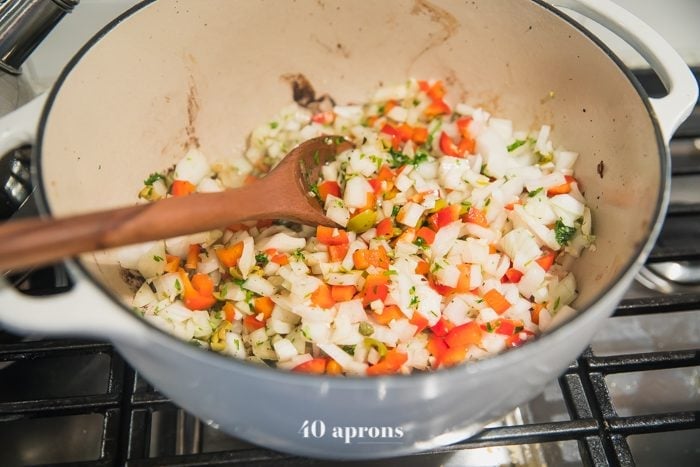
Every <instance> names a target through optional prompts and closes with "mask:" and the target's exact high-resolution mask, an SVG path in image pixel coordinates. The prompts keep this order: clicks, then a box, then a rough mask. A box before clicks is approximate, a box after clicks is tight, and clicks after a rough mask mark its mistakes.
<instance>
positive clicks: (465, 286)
mask: <svg viewBox="0 0 700 467" xmlns="http://www.w3.org/2000/svg"><path fill="white" fill-rule="evenodd" d="M457 269H459V279H458V280H457V286H456V287H455V292H457V293H467V292H469V291H470V290H471V286H470V283H471V278H470V275H471V266H469V265H468V264H458V265H457Z"/></svg>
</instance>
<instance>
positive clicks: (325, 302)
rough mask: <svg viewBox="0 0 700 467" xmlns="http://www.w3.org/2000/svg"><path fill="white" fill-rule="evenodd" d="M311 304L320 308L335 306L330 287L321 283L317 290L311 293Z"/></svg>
mask: <svg viewBox="0 0 700 467" xmlns="http://www.w3.org/2000/svg"><path fill="white" fill-rule="evenodd" d="M311 303H313V304H314V305H316V306H318V307H321V308H330V307H332V306H333V305H335V300H333V295H332V294H331V287H330V286H329V285H328V284H325V283H321V285H319V286H318V288H317V289H316V290H315V291H314V292H312V293H311Z"/></svg>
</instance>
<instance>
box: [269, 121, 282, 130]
mask: <svg viewBox="0 0 700 467" xmlns="http://www.w3.org/2000/svg"><path fill="white" fill-rule="evenodd" d="M278 126H280V124H279V123H277V122H270V128H272V129H273V130H274V129H275V128H277V127H278Z"/></svg>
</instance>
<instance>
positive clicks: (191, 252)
mask: <svg viewBox="0 0 700 467" xmlns="http://www.w3.org/2000/svg"><path fill="white" fill-rule="evenodd" d="M200 251H201V247H200V246H199V244H197V243H193V244H192V245H190V246H189V248H188V249H187V259H186V260H185V269H197V264H198V263H199V252H200Z"/></svg>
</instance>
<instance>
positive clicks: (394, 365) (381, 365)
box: [367, 349, 408, 376]
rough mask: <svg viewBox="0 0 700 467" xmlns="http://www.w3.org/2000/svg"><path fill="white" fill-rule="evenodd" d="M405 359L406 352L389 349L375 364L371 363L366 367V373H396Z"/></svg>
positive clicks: (376, 374)
mask: <svg viewBox="0 0 700 467" xmlns="http://www.w3.org/2000/svg"><path fill="white" fill-rule="evenodd" d="M407 360H408V355H407V354H405V353H403V352H399V351H398V350H396V349H391V350H389V351H388V352H387V353H386V355H385V356H384V358H382V359H381V360H380V361H379V362H378V363H377V364H376V365H372V366H370V367H369V368H367V375H369V376H379V375H390V374H392V373H396V372H397V371H399V370H400V369H401V365H403V364H404V363H406V361H407Z"/></svg>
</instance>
